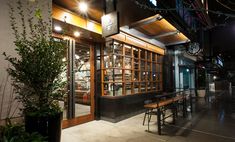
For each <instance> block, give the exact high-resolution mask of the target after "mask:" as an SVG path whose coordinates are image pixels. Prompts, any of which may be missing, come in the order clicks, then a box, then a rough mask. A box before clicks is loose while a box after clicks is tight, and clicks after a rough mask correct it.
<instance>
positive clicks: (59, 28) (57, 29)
mask: <svg viewBox="0 0 235 142" xmlns="http://www.w3.org/2000/svg"><path fill="white" fill-rule="evenodd" d="M54 29H55V31H57V32H61V31H62V28H61V27H60V26H55V27H54Z"/></svg>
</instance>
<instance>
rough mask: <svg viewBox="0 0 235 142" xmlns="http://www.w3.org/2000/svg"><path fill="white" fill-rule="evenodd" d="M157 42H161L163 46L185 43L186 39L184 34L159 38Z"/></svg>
mask: <svg viewBox="0 0 235 142" xmlns="http://www.w3.org/2000/svg"><path fill="white" fill-rule="evenodd" d="M158 40H159V41H161V42H163V43H164V44H171V43H176V42H183V41H187V40H188V38H187V37H186V36H185V35H184V34H182V33H179V34H175V35H171V36H165V37H161V38H159V39H158Z"/></svg>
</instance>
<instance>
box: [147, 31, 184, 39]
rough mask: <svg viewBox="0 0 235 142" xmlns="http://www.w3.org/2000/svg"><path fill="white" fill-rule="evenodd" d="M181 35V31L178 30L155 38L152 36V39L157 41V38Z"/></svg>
mask: <svg viewBox="0 0 235 142" xmlns="http://www.w3.org/2000/svg"><path fill="white" fill-rule="evenodd" d="M179 33H180V31H178V30H176V31H173V32H167V33H163V34H159V35H155V36H152V37H151V38H152V39H157V38H160V37H166V36H172V35H175V34H179Z"/></svg>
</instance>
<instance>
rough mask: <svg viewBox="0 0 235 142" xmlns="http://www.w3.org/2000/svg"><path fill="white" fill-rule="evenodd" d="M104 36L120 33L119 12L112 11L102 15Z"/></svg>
mask: <svg viewBox="0 0 235 142" xmlns="http://www.w3.org/2000/svg"><path fill="white" fill-rule="evenodd" d="M101 24H102V36H103V37H108V36H111V35H115V34H118V33H119V15H118V12H117V11H115V12H111V13H109V14H105V15H104V16H102V17H101Z"/></svg>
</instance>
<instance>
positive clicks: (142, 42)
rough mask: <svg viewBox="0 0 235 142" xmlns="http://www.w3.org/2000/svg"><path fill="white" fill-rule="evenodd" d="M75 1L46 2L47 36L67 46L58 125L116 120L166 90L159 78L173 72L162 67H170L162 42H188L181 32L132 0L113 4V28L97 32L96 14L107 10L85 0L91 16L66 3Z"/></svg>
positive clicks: (168, 75) (138, 111) (138, 108)
mask: <svg viewBox="0 0 235 142" xmlns="http://www.w3.org/2000/svg"><path fill="white" fill-rule="evenodd" d="M130 4H132V6H131V8H130V11H128V12H127V10H126V8H127V7H128V5H130ZM75 5H77V3H75V2H74V3H73V2H71V3H69V2H67V3H66V2H65V3H63V2H62V1H60V0H59V1H53V5H52V11H53V15H52V18H53V30H54V32H53V35H54V37H55V38H56V39H57V40H66V41H67V45H68V53H67V55H65V58H64V61H66V62H67V64H68V66H67V70H66V72H65V73H64V74H63V77H64V79H65V80H67V82H68V85H67V90H68V94H67V95H66V96H65V97H64V100H61V106H62V107H63V109H64V115H63V118H64V120H63V127H64V128H66V127H70V126H73V125H77V124H81V123H85V122H88V121H92V120H99V119H102V120H107V121H111V122H118V121H120V120H123V119H125V118H128V117H130V116H133V115H136V114H139V113H141V112H143V105H144V100H146V99H151V98H153V97H154V96H155V95H158V94H160V93H162V92H163V91H165V92H169V91H170V90H167V85H171V84H167V82H166V83H164V79H165V80H172V77H173V75H172V72H171V71H169V68H164V67H163V66H164V65H165V66H172V65H171V64H168V63H167V61H166V63H164V56H165V54H166V52H167V48H166V45H167V44H174V43H178V42H180V43H187V42H189V41H190V40H189V39H188V38H187V37H186V36H185V35H184V34H183V33H181V32H180V31H179V30H178V29H177V28H176V27H174V26H173V25H172V24H171V23H169V22H168V21H167V20H166V19H165V18H164V17H163V16H161V15H160V14H158V13H155V12H153V11H149V10H146V9H141V11H142V12H140V8H139V7H138V5H135V3H133V2H132V1H120V2H118V3H117V4H116V5H114V6H115V8H114V10H115V12H118V15H119V21H118V22H119V23H118V25H119V26H118V28H119V29H118V33H117V34H115V35H111V36H108V37H103V36H102V25H101V17H100V18H96V15H99V12H101V13H102V12H103V11H105V12H106V13H107V11H108V10H109V11H110V9H108V10H107V9H105V10H103V7H102V6H101V8H100V9H99V5H100V4H99V3H98V2H93V3H90V7H89V8H91V11H95V10H97V7H98V10H97V11H99V12H97V13H96V15H95V16H93V17H92V16H89V13H87V15H84V14H82V13H80V14H79V11H76V10H74V9H73V8H71V7H74V6H75ZM92 5H95V6H96V8H94V9H93V7H92ZM101 5H103V4H101ZM153 6H154V5H153ZM89 8H88V9H89ZM88 11H89V10H88ZM80 12H81V11H80ZM111 12H113V11H112V10H111ZM111 12H110V13H111ZM103 15H104V14H103ZM100 16H102V14H101V15H100ZM89 17H91V18H89ZM94 17H95V18H94ZM97 17H99V16H97ZM94 19H100V20H94ZM58 29H59V30H58ZM103 34H104V31H103ZM164 69H166V70H168V71H167V72H168V74H164V73H163V72H164Z"/></svg>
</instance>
